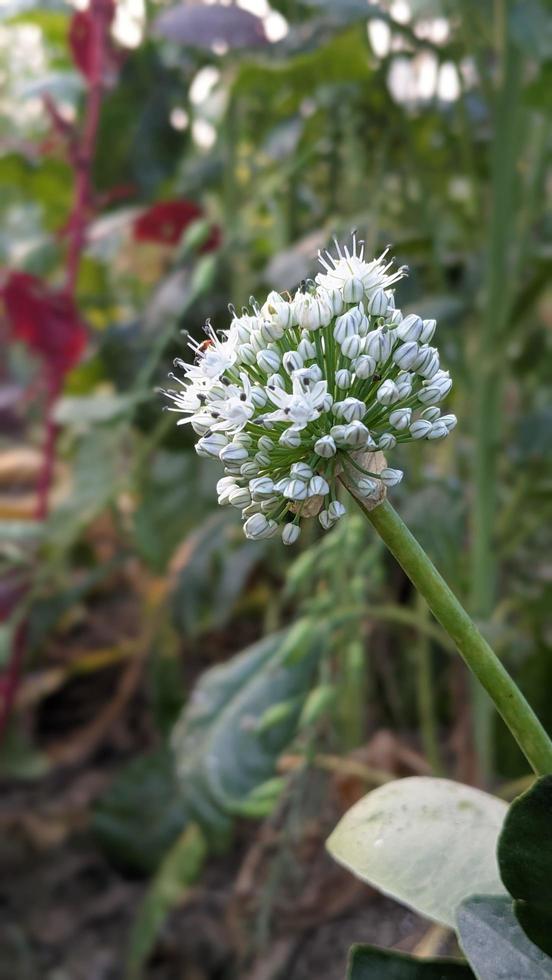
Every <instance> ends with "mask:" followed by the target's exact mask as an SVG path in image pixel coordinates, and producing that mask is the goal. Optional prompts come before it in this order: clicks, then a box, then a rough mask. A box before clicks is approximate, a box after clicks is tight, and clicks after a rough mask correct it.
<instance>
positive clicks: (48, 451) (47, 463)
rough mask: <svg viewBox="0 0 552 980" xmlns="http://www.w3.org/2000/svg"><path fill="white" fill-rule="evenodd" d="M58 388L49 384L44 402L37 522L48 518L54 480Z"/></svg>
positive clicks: (37, 486)
mask: <svg viewBox="0 0 552 980" xmlns="http://www.w3.org/2000/svg"><path fill="white" fill-rule="evenodd" d="M58 394H59V388H58V385H57V384H54V383H52V384H50V385H49V387H48V396H47V402H46V436H45V439H44V446H43V450H42V466H41V470H40V473H39V476H38V482H37V485H36V493H37V504H36V511H35V516H36V519H37V520H38V521H44V520H46V518H47V517H48V511H49V500H50V490H51V488H52V483H53V479H54V467H55V462H56V442H57V435H58V426H57V425H56V423H55V422H54V407H55V403H56V399H57V396H58Z"/></svg>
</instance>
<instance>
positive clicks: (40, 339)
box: [1, 272, 87, 382]
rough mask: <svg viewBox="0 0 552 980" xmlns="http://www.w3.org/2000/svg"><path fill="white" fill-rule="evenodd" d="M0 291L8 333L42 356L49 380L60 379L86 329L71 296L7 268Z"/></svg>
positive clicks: (72, 361)
mask: <svg viewBox="0 0 552 980" xmlns="http://www.w3.org/2000/svg"><path fill="white" fill-rule="evenodd" d="M1 295H2V298H3V300H4V306H5V308H6V313H7V317H8V323H9V326H10V327H11V332H12V336H13V337H14V338H16V339H17V340H21V341H23V343H25V344H26V345H27V347H29V348H30V349H31V350H33V351H34V352H35V353H36V354H38V355H39V356H40V357H42V358H43V359H44V361H45V362H46V364H47V366H48V368H49V370H50V372H51V374H52V377H53V380H54V381H55V382H61V380H62V378H63V376H64V374H65V373H66V372H67V371H69V370H70V368H72V367H73V365H74V364H76V363H77V361H78V360H79V358H80V356H81V354H82V352H83V350H84V347H85V345H86V338H87V334H86V329H85V326H84V324H83V322H82V320H81V318H80V316H79V312H78V310H77V308H76V306H75V303H74V301H73V299H72V298H71V297H70V296H69V295H68V294H67V293H65V292H63V291H62V290H53V289H49V288H48V286H46V285H45V284H44V283H43V282H42V281H41V280H40V279H37V278H36V276H31V275H29V274H28V273H26V272H11V273H10V274H9V276H8V279H7V281H6V282H5V283H4V286H3V288H2V293H1Z"/></svg>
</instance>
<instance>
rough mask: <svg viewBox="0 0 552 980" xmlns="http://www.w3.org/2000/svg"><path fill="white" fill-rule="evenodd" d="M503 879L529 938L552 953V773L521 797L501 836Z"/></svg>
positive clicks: (513, 808)
mask: <svg viewBox="0 0 552 980" xmlns="http://www.w3.org/2000/svg"><path fill="white" fill-rule="evenodd" d="M498 863H499V867H500V874H501V876H502V881H503V882H504V884H505V885H506V888H507V889H508V891H509V892H510V894H511V895H512V896H513V898H514V899H516V901H515V903H514V910H515V913H516V915H517V917H518V919H519V921H520V923H521V925H522V926H523V928H524V929H525V932H526V933H527V935H528V936H529V938H530V939H531V940H532V941H533V942H535V943H537V945H539V946H540V947H541V949H543V950H544V951H545V952H546V953H548V955H549V956H552V776H543V777H542V779H539V780H537V782H536V783H534V785H533V786H532V787H531V788H530V789H529V790H527V792H526V793H524V794H523V795H522V796H520V797H519V798H518V799H517V800H514V802H513V803H512V805H511V807H510V809H509V810H508V813H507V815H506V820H505V821H504V827H503V828H502V833H501V835H500V837H499V840H498Z"/></svg>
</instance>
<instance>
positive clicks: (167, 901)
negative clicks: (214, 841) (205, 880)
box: [128, 824, 207, 980]
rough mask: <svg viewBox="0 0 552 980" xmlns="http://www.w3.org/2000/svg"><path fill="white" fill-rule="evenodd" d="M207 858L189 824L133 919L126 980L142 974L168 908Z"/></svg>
mask: <svg viewBox="0 0 552 980" xmlns="http://www.w3.org/2000/svg"><path fill="white" fill-rule="evenodd" d="M206 857H207V844H206V841H205V838H204V837H203V835H202V833H201V831H200V829H199V827H198V826H197V824H190V825H189V827H187V828H186V830H184V831H183V832H182V834H181V835H180V837H179V838H178V840H177V841H176V842H175V843H174V844H173V846H172V847H171V849H170V851H169V852H168V854H167V855H166V857H165V859H164V860H163V863H162V864H161V867H160V868H159V871H158V872H157V874H156V875H155V878H154V879H153V882H152V883H151V885H150V888H149V890H148V892H147V893H146V896H145V898H144V901H143V903H142V906H141V908H140V910H139V912H138V915H137V917H136V919H135V922H134V925H133V927H132V932H131V936H130V951H129V957H128V976H129V980H131V978H137V977H139V976H140V975H141V970H142V967H143V966H144V965H145V962H146V960H147V958H148V956H149V954H150V953H151V951H152V950H153V947H154V945H155V940H156V938H157V935H158V933H159V930H160V928H161V926H162V925H163V922H164V921H165V919H166V917H167V915H168V914H169V912H170V911H171V909H172V908H175V907H176V906H177V905H180V904H181V903H182V902H183V901H184V900H185V898H186V895H187V893H188V891H189V887H190V885H192V884H193V883H194V881H195V880H196V879H197V877H198V876H199V874H200V872H201V869H202V867H203V864H204V862H205V858H206Z"/></svg>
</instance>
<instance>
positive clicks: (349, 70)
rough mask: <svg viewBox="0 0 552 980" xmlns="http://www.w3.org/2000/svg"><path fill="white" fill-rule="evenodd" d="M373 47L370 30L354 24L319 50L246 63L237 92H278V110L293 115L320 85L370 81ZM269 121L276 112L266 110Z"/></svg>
mask: <svg viewBox="0 0 552 980" xmlns="http://www.w3.org/2000/svg"><path fill="white" fill-rule="evenodd" d="M369 56H370V52H369V48H368V43H367V38H366V32H365V31H363V30H361V29H360V27H353V28H351V29H350V30H347V31H344V32H343V33H341V34H338V35H337V37H335V38H333V39H332V40H331V41H330V42H329V43H328V44H325V45H324V46H323V47H320V48H318V49H317V50H316V51H312V52H308V53H307V54H300V55H297V56H295V57H293V58H289V59H288V60H287V61H285V62H283V63H282V62H274V63H271V62H267V63H264V64H253V63H250V64H244V65H243V66H242V67H241V68H240V70H239V71H238V74H237V76H236V81H235V83H234V94H235V95H237V96H247V95H248V94H253V93H254V94H255V98H256V99H259V100H266V101H268V100H270V99H271V97H273V96H277V99H278V113H279V114H280V115H281V116H282V117H289V116H290V115H292V114H293V113H295V112H296V111H297V110H298V109H299V107H300V104H301V103H302V102H303V100H304V99H305V98H307V97H308V96H309V95H312V93H313V92H314V91H316V89H317V88H318V87H319V86H335V85H339V84H342V83H347V82H354V81H356V82H365V83H366V82H367V79H368V77H369V69H370V65H369ZM266 123H267V124H271V125H272V126H273V125H274V114H273V113H267V114H266Z"/></svg>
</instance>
